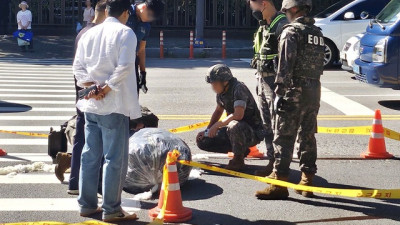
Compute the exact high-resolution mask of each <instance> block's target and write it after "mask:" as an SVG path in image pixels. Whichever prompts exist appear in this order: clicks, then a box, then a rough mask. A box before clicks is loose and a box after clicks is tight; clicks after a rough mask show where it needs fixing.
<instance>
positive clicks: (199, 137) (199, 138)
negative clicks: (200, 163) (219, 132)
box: [196, 131, 205, 141]
mask: <svg viewBox="0 0 400 225" xmlns="http://www.w3.org/2000/svg"><path fill="white" fill-rule="evenodd" d="M204 134H205V132H204V131H202V132H200V133H198V134H197V137H196V140H197V141H201V140H203V138H204Z"/></svg>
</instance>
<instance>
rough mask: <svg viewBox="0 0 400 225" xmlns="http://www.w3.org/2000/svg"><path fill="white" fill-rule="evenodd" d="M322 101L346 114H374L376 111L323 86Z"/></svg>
mask: <svg viewBox="0 0 400 225" xmlns="http://www.w3.org/2000/svg"><path fill="white" fill-rule="evenodd" d="M321 101H323V102H325V103H327V104H329V105H331V106H332V107H334V108H336V109H338V110H339V111H341V112H343V113H344V114H345V115H353V116H355V115H368V116H370V115H374V111H372V110H371V109H369V108H367V107H365V106H364V105H361V104H360V103H358V102H356V101H353V100H351V99H348V98H346V97H344V96H343V95H340V94H337V93H335V92H333V91H331V90H329V89H327V88H325V87H322V95H321Z"/></svg>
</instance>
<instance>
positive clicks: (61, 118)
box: [0, 115, 72, 121]
mask: <svg viewBox="0 0 400 225" xmlns="http://www.w3.org/2000/svg"><path fill="white" fill-rule="evenodd" d="M71 117H72V115H71V116H0V120H5V121H11V120H28V121H32V120H44V121H50V120H61V121H67V120H69V119H71Z"/></svg>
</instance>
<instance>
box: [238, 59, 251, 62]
mask: <svg viewBox="0 0 400 225" xmlns="http://www.w3.org/2000/svg"><path fill="white" fill-rule="evenodd" d="M240 60H241V61H243V62H247V63H250V62H251V59H250V58H248V59H245V58H240Z"/></svg>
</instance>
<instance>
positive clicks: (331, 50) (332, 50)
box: [324, 39, 338, 68]
mask: <svg viewBox="0 0 400 225" xmlns="http://www.w3.org/2000/svg"><path fill="white" fill-rule="evenodd" d="M337 58H338V51H337V49H336V46H335V45H334V44H333V43H332V42H331V41H329V40H326V39H325V58H324V66H325V68H327V67H330V66H332V64H333V63H334V62H335V61H336V60H337Z"/></svg>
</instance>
